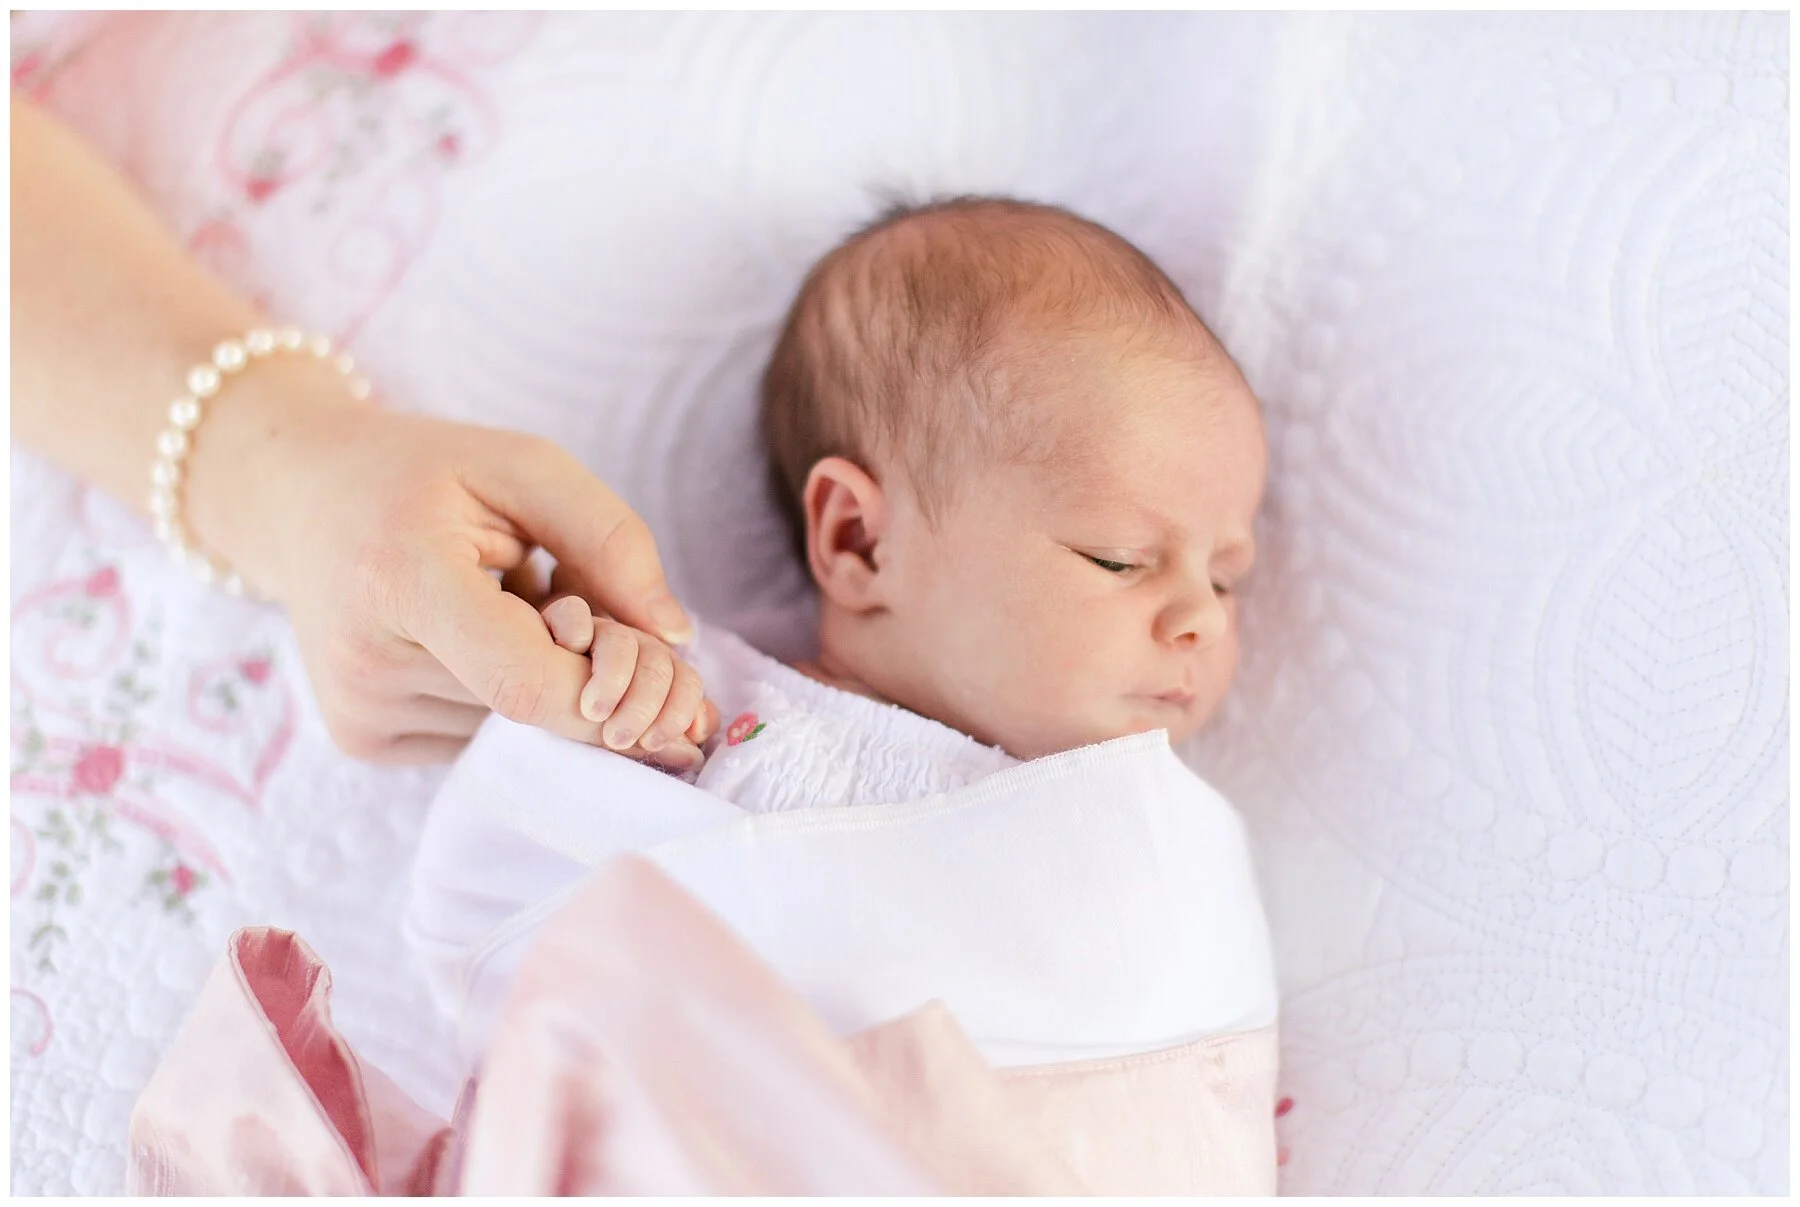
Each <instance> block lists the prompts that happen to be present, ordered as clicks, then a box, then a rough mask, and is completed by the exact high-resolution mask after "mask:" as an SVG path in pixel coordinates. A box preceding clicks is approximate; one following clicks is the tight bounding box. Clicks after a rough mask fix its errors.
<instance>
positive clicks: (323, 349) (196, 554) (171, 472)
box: [150, 327, 369, 595]
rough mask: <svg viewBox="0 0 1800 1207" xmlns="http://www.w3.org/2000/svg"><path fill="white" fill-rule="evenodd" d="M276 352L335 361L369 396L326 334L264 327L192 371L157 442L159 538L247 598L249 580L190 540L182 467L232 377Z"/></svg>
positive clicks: (226, 344)
mask: <svg viewBox="0 0 1800 1207" xmlns="http://www.w3.org/2000/svg"><path fill="white" fill-rule="evenodd" d="M276 352H299V353H311V354H312V355H313V356H316V357H318V358H319V359H320V360H328V361H330V363H331V365H332V367H333V368H335V369H336V370H337V371H338V372H339V373H341V374H343V375H344V377H345V379H346V384H347V385H348V386H349V388H350V393H351V395H352V396H353V397H355V398H357V399H358V400H361V399H365V398H367V397H368V396H369V382H368V380H367V379H366V378H362V377H358V376H355V375H354V374H353V370H354V369H355V368H356V362H355V361H353V360H352V359H351V358H350V354H349V353H348V352H340V353H338V354H337V355H336V356H335V357H334V356H332V348H331V341H330V340H329V339H327V338H326V337H325V336H323V335H307V334H306V333H305V332H303V331H301V330H300V329H299V328H298V327H282V328H279V329H276V330H270V329H269V328H266V327H258V328H256V329H254V330H252V331H249V332H246V333H245V335H244V338H243V339H241V340H236V339H228V340H223V341H221V342H220V343H219V344H218V345H217V346H216V347H215V348H213V350H212V359H211V360H210V361H206V362H203V363H201V364H197V365H195V366H194V367H193V368H191V369H189V370H188V374H187V393H185V394H183V395H182V396H181V397H179V398H177V399H176V400H175V401H174V402H172V403H170V404H169V426H168V427H167V428H165V429H164V430H163V431H162V433H161V434H160V435H158V436H157V437H156V461H155V462H154V463H153V464H152V465H151V466H150V515H151V517H152V519H153V521H154V523H155V526H156V536H157V539H158V540H160V541H161V542H162V543H163V544H164V545H165V546H167V547H168V550H169V552H170V553H171V554H173V555H174V557H175V560H176V561H178V562H185V563H186V564H188V565H190V566H192V567H193V568H194V570H195V572H196V573H198V574H199V576H200V581H202V582H208V583H210V582H217V583H218V584H219V585H220V586H222V587H224V588H225V590H227V591H229V592H230V593H231V594H233V595H242V594H244V580H243V579H242V578H240V577H238V574H237V572H236V571H234V570H233V569H231V567H229V566H227V565H226V564H225V563H224V561H222V560H221V559H219V558H216V557H210V556H208V555H207V554H206V553H205V552H204V551H203V550H202V549H200V547H199V546H198V545H196V544H195V543H193V541H191V540H190V539H189V534H188V532H187V529H186V526H185V525H183V523H182V521H181V484H182V478H183V473H182V466H183V462H184V461H185V460H186V459H187V455H188V452H189V451H190V450H191V449H192V448H193V432H194V429H195V428H197V427H199V426H200V420H201V419H202V418H204V417H205V412H204V411H203V410H202V408H201V405H200V404H201V403H202V402H205V401H206V400H208V399H211V398H212V397H213V396H214V395H216V394H218V392H219V387H220V386H221V385H223V384H224V381H225V379H226V378H227V377H235V376H236V375H237V374H239V373H242V372H243V371H244V370H245V369H246V368H247V367H248V366H249V364H250V362H251V361H253V360H261V359H263V358H264V357H267V356H272V355H273V354H275V353H276Z"/></svg>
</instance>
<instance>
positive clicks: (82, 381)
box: [12, 93, 258, 511]
mask: <svg viewBox="0 0 1800 1207" xmlns="http://www.w3.org/2000/svg"><path fill="white" fill-rule="evenodd" d="M257 320H258V316H257V313H256V310H255V308H254V307H252V306H251V305H250V304H249V303H248V302H245V301H244V300H242V299H241V298H239V297H237V296H235V295H234V294H233V293H232V292H231V291H230V290H229V289H227V288H226V287H225V286H224V285H223V284H221V283H220V282H219V281H218V280H216V279H215V278H213V277H212V276H211V275H209V274H208V273H207V272H205V271H204V270H203V269H201V268H200V267H199V266H198V265H196V264H195V263H194V262H193V261H192V260H190V259H189V258H188V256H187V255H186V254H184V253H183V251H182V250H181V248H180V247H179V246H178V245H177V243H176V242H175V240H174V238H173V237H172V236H171V234H170V233H169V231H168V229H167V228H166V227H165V226H164V225H163V224H162V222H161V221H160V220H159V219H158V218H157V217H156V215H155V214H153V213H152V212H151V211H150V209H149V207H148V206H146V205H145V204H144V202H143V200H142V199H140V198H139V196H138V195H137V194H136V192H134V191H133V189H132V187H131V186H130V185H129V184H128V183H127V182H126V181H125V179H124V178H123V177H121V176H120V175H119V173H118V172H116V171H115V170H114V169H113V168H112V167H111V166H110V165H108V164H106V163H104V162H102V161H101V160H100V158H99V157H98V156H97V155H95V154H94V152H93V151H92V150H90V149H89V148H88V147H87V145H86V144H85V143H83V142H82V141H81V139H80V138H79V137H78V136H77V135H76V134H74V133H73V132H72V131H70V130H69V129H68V128H67V127H66V126H64V125H63V124H62V123H61V122H59V121H57V120H56V119H54V118H53V117H51V116H49V115H48V114H46V113H44V112H43V110H41V109H39V108H37V107H36V106H35V105H33V104H32V103H31V102H29V101H27V100H24V99H22V98H21V97H20V96H18V94H16V93H15V94H14V95H13V99H12V414H13V436H14V438H15V439H17V440H19V441H21V442H22V443H24V444H27V445H29V446H31V447H33V448H35V449H37V450H39V451H40V452H42V453H44V454H45V455H47V456H49V457H50V458H51V459H52V460H54V461H56V462H57V463H59V464H60V465H62V466H63V467H64V468H65V469H67V470H69V471H70V472H71V473H74V474H75V475H77V476H78V477H80V478H82V479H84V480H86V481H88V482H91V483H93V484H95V485H96V486H99V487H101V488H102V489H104V490H106V491H108V492H109V493H111V494H113V495H116V496H117V497H118V498H120V499H122V500H123V501H125V502H126V503H129V504H131V505H132V506H133V507H136V508H138V509H139V510H140V511H142V510H144V509H145V507H146V505H147V496H148V494H149V489H150V480H149V476H148V475H149V469H150V464H151V461H152V459H153V457H154V451H153V450H154V445H155V441H156V436H157V433H158V432H159V431H161V430H162V429H163V427H165V426H166V424H167V411H168V405H169V402H170V401H171V400H172V399H173V398H175V397H176V396H177V395H178V394H179V393H180V392H181V383H182V381H183V378H184V375H185V373H186V371H187V369H188V367H189V366H190V365H192V364H194V363H195V362H196V361H199V360H203V359H205V357H206V356H207V353H208V352H209V350H210V349H211V348H212V346H213V344H214V343H215V342H216V341H217V340H219V339H220V338H221V337H223V336H225V335H228V334H233V333H236V332H241V331H243V330H244V329H245V328H247V327H249V326H252V325H254V324H255V323H256V322H257Z"/></svg>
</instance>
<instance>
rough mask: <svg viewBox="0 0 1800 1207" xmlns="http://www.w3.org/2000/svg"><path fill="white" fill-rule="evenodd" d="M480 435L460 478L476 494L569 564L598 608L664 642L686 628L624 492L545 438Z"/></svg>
mask: <svg viewBox="0 0 1800 1207" xmlns="http://www.w3.org/2000/svg"><path fill="white" fill-rule="evenodd" d="M484 435H485V437H486V441H485V443H484V444H483V445H482V450H483V453H484V455H483V456H482V457H481V458H480V460H479V461H478V462H477V465H478V467H479V468H478V469H472V470H471V472H470V477H469V481H468V485H469V488H470V489H471V490H473V491H474V492H475V493H476V495H477V497H479V498H480V499H481V501H482V502H484V503H485V504H487V505H488V506H489V507H491V508H492V509H493V510H495V511H496V512H498V513H499V514H500V515H501V516H503V517H504V518H505V519H506V520H507V521H508V522H509V523H511V524H512V525H514V526H515V527H517V528H519V529H520V530H521V531H523V532H525V533H526V534H528V536H529V538H530V539H531V540H533V541H535V542H537V543H538V544H540V545H542V546H543V547H544V548H545V549H548V550H549V551H550V553H551V554H552V555H553V556H554V557H555V558H556V560H557V562H558V563H559V564H564V563H566V564H567V565H569V566H570V568H571V570H572V571H573V572H575V573H576V574H577V575H578V576H579V577H580V579H581V580H582V582H583V583H584V585H585V586H586V588H587V591H584V594H587V593H588V592H591V597H590V598H589V599H588V603H590V604H591V605H593V606H594V607H595V608H596V609H598V610H599V611H601V612H602V613H604V614H605V615H607V616H611V617H615V618H617V619H619V620H622V621H624V622H625V623H626V624H629V625H631V626H633V627H634V628H639V629H642V630H644V631H645V632H647V633H655V634H657V635H658V636H660V637H662V638H663V639H664V640H665V641H669V642H671V643H676V644H679V643H681V642H683V641H686V640H687V639H688V638H689V637H690V636H691V635H692V632H693V624H692V622H691V621H690V620H689V619H688V616H687V613H686V612H685V611H683V610H682V607H681V605H680V604H679V603H677V602H676V601H675V596H674V595H673V594H672V593H671V592H670V590H669V586H668V583H667V581H666V580H665V579H664V577H663V569H662V561H661V559H660V558H659V557H658V556H657V552H656V541H655V539H654V538H653V537H651V535H650V529H649V528H648V527H646V526H645V524H644V521H643V520H642V518H640V517H639V516H638V514H637V513H636V512H635V511H633V510H632V509H631V508H630V507H628V506H626V504H625V502H624V500H622V499H620V498H619V496H618V495H616V494H614V493H613V492H612V491H611V490H609V489H607V487H606V485H605V484H604V483H603V482H601V481H600V479H598V478H596V477H594V475H593V474H591V473H589V472H588V471H587V469H586V468H585V467H584V466H583V465H582V464H581V462H579V461H577V460H576V459H575V458H574V457H571V456H570V455H569V454H568V453H566V452H564V451H563V450H562V449H560V448H558V447H557V446H556V445H554V444H552V443H550V442H549V441H546V440H537V439H533V438H515V439H512V440H508V441H505V442H503V443H502V442H497V441H495V440H494V439H493V436H492V433H486V434H484Z"/></svg>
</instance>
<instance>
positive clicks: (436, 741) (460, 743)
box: [373, 733, 469, 767]
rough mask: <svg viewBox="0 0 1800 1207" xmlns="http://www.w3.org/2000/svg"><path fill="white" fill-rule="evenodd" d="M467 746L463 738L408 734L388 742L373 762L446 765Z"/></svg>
mask: <svg viewBox="0 0 1800 1207" xmlns="http://www.w3.org/2000/svg"><path fill="white" fill-rule="evenodd" d="M468 744H469V739H468V738H467V737H466V736H465V737H460V738H447V737H444V736H443V735H441V734H435V733H408V734H401V735H400V736H399V737H396V738H393V739H392V740H390V741H389V742H388V743H387V744H386V745H385V746H384V747H383V748H382V750H381V752H380V753H379V754H377V755H375V756H374V759H373V761H374V762H377V763H386V764H389V765H391V766H397V767H404V766H412V765H415V764H422V763H448V762H449V761H450V760H451V759H453V758H455V757H456V756H457V755H459V754H461V753H462V750H463V747H465V746H467V745H468Z"/></svg>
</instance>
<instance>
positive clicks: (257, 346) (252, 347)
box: [244, 327, 275, 356]
mask: <svg viewBox="0 0 1800 1207" xmlns="http://www.w3.org/2000/svg"><path fill="white" fill-rule="evenodd" d="M244 350H245V351H246V352H248V353H250V355H252V356H267V355H268V354H269V353H271V352H273V351H275V333H274V332H273V331H271V330H269V329H268V328H267V327H257V328H255V329H254V330H252V331H249V332H246V333H245V335H244Z"/></svg>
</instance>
